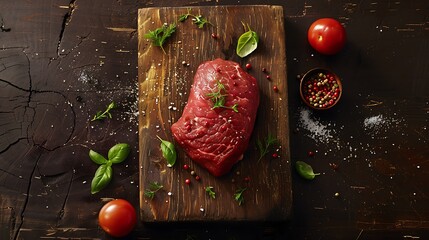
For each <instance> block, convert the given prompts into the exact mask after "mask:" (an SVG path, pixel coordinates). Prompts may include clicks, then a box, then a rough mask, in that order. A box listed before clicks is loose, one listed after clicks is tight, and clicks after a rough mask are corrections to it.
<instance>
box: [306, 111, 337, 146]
mask: <svg viewBox="0 0 429 240" xmlns="http://www.w3.org/2000/svg"><path fill="white" fill-rule="evenodd" d="M299 125H300V127H302V128H304V129H305V130H307V131H308V132H309V137H311V138H312V139H313V140H315V141H316V142H318V143H329V142H333V140H336V139H334V136H333V134H334V133H335V132H334V130H332V129H330V128H329V126H330V125H329V124H327V125H325V124H323V123H322V122H321V121H320V120H318V119H316V118H315V117H313V116H312V113H311V112H310V110H309V109H306V108H303V109H301V111H300V116H299ZM335 142H338V141H335Z"/></svg>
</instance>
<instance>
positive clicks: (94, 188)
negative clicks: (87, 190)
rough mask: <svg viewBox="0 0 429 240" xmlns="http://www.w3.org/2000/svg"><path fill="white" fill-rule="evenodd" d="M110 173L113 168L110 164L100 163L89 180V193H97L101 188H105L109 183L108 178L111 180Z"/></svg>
mask: <svg viewBox="0 0 429 240" xmlns="http://www.w3.org/2000/svg"><path fill="white" fill-rule="evenodd" d="M112 174H113V170H112V167H111V166H110V164H103V165H100V166H99V167H98V169H97V171H96V172H95V175H94V178H93V179H92V182H91V193H92V194H95V193H98V192H99V191H100V190H101V189H103V188H105V187H106V186H107V185H108V184H109V183H110V180H112Z"/></svg>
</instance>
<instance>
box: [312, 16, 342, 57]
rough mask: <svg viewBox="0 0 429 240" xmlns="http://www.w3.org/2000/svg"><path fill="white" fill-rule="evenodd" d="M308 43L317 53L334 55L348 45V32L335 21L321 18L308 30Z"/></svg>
mask: <svg viewBox="0 0 429 240" xmlns="http://www.w3.org/2000/svg"><path fill="white" fill-rule="evenodd" d="M307 37H308V42H309V43H310V45H311V46H312V47H313V48H314V49H316V51H318V52H320V53H322V54H326V55H333V54H336V53H338V52H339V51H340V50H341V49H342V48H343V47H344V44H345V43H346V30H345V29H344V27H343V26H342V25H341V24H340V23H339V22H338V21H337V20H335V19H332V18H321V19H318V20H316V21H315V22H313V24H311V26H310V28H309V29H308V34H307Z"/></svg>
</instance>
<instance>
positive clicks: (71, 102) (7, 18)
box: [0, 0, 429, 239]
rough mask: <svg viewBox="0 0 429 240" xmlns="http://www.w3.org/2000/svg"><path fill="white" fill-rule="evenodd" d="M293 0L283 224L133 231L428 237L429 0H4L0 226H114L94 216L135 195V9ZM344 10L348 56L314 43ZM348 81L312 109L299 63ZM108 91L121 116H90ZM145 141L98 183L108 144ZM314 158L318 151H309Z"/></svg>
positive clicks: (288, 5) (288, 24) (91, 229)
mask: <svg viewBox="0 0 429 240" xmlns="http://www.w3.org/2000/svg"><path fill="white" fill-rule="evenodd" d="M232 4H238V5H240V4H241V5H244V4H273V5H282V6H283V7H284V12H285V32H286V49H287V51H286V55H287V76H288V85H289V115H290V129H291V135H290V142H291V146H290V151H291V159H292V162H293V163H294V162H296V161H298V160H304V161H307V162H308V163H310V164H311V165H312V166H313V168H314V169H315V170H316V171H318V172H320V173H321V176H319V177H317V178H316V179H315V180H314V181H305V180H303V179H301V178H300V177H299V176H298V175H297V174H296V172H295V171H292V179H293V200H294V201H293V216H292V218H291V219H290V221H288V222H286V223H268V222H267V223H234V224H230V223H217V224H201V223H183V224H168V225H161V226H159V225H145V224H142V223H139V224H138V226H137V227H136V229H135V231H134V232H133V233H132V234H131V235H130V236H129V238H130V239H428V238H429V204H428V200H429V185H428V181H429V84H428V83H429V58H428V56H427V55H428V53H429V18H428V16H429V2H428V1H427V0H415V1H387V0H384V1H328V0H326V1H325V0H318V1H316V0H315V1H300V0H290V1H283V0H276V1H274V0H273V1H269V2H268V1H265V2H261V1H231V0H204V1H203V0H200V1H198V0H197V1H191V0H183V1H170V0H169V1H167V0H159V1H147V0H141V1H126V0H116V1H113V0H93V1H83V0H72V1H60V0H59V1H44V0H43V1H23V0H16V1H6V0H2V1H1V2H0V28H1V29H0V30H1V31H0V99H1V101H0V239H65V238H66V239H67V238H73V239H106V238H107V239H108V238H109V237H108V236H107V235H106V234H105V233H104V232H103V231H102V230H101V229H100V228H99V227H98V223H97V214H98V211H99V209H100V208H101V206H102V205H103V204H104V203H105V202H106V201H108V200H109V199H112V198H124V199H127V200H128V201H130V202H131V203H133V204H134V205H135V207H136V209H138V206H139V203H138V199H139V198H138V194H139V188H138V180H139V166H138V152H137V150H138V123H137V119H138V108H137V94H138V84H137V82H138V80H137V74H138V69H137V26H136V24H137V10H138V8H143V7H158V6H203V5H232ZM320 17H333V18H337V19H339V21H340V22H341V23H342V24H344V26H345V28H346V31H347V35H348V41H347V45H346V47H345V48H344V49H343V51H341V52H340V53H339V54H337V55H335V56H330V57H327V56H323V55H320V54H318V53H316V52H315V51H314V50H313V49H312V48H311V47H310V46H309V44H308V43H307V40H306V31H307V28H308V26H309V25H310V24H311V23H312V22H313V21H314V20H316V19H317V18H320ZM273 67H274V66H273ZM313 67H327V68H330V69H332V70H334V71H335V72H336V73H337V74H338V75H340V77H341V78H342V80H343V85H344V94H343V98H342V100H341V102H340V104H339V105H338V106H336V107H335V108H334V109H332V110H330V111H327V112H315V111H311V110H309V109H308V108H307V107H305V105H304V104H303V103H302V101H301V100H300V98H299V94H298V86H299V81H298V80H297V75H300V74H303V73H304V72H306V71H307V70H309V69H311V68H313ZM111 101H115V102H116V103H118V108H116V109H114V110H113V111H112V114H113V118H112V119H107V120H105V121H100V122H98V121H97V122H90V120H91V118H92V116H93V115H94V113H95V112H97V111H99V110H102V109H104V108H105V106H106V105H108V104H109V103H110V102H111ZM117 142H127V143H130V145H131V146H132V151H131V154H130V157H129V158H128V159H127V160H126V161H125V162H124V163H122V164H119V165H117V166H115V168H114V179H113V181H112V183H111V184H110V185H109V186H108V187H107V188H106V189H104V190H103V191H101V192H100V193H99V194H96V195H91V194H90V182H91V179H92V177H93V174H94V172H95V170H96V168H97V166H96V165H95V164H93V163H92V162H91V161H90V159H89V158H88V151H89V149H93V150H96V151H98V152H100V153H106V152H107V150H108V149H109V148H110V147H111V146H113V145H114V144H115V143H117ZM309 151H312V152H314V156H312V157H310V156H308V152H309Z"/></svg>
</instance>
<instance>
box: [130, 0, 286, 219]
mask: <svg viewBox="0 0 429 240" xmlns="http://www.w3.org/2000/svg"><path fill="white" fill-rule="evenodd" d="M191 11H192V13H194V14H195V15H202V16H203V17H206V18H207V19H208V20H209V21H210V22H211V24H212V25H209V26H207V25H206V26H205V27H204V28H202V29H199V28H198V27H196V25H194V24H193V23H192V20H191V19H188V20H186V21H185V22H183V23H178V27H177V30H176V32H175V33H174V34H173V36H172V37H171V38H170V39H168V41H167V42H166V44H165V47H164V48H165V51H166V53H165V54H163V52H162V50H161V49H160V48H159V47H155V46H152V45H151V43H150V42H149V41H148V40H147V39H145V38H144V37H143V35H144V34H145V33H147V32H148V31H149V30H154V29H156V28H158V27H160V26H162V24H164V23H173V22H177V19H178V17H179V16H180V15H181V14H185V13H187V8H186V7H182V8H144V9H140V10H139V15H138V32H139V54H138V63H139V111H140V115H139V138H140V139H139V158H140V183H139V186H140V208H141V219H142V220H143V221H145V222H175V221H239V220H247V221H282V220H286V219H288V217H289V215H290V211H291V203H292V191H291V175H290V155H289V120H288V119H289V116H288V101H287V76H286V49H285V36H284V17H283V8H282V7H280V6H214V7H192V10H191ZM242 22H243V23H246V24H248V25H249V26H250V27H251V28H252V30H254V31H256V32H257V33H258V34H259V37H260V42H259V46H258V49H257V50H256V51H255V52H254V53H252V54H251V55H250V56H248V57H246V58H244V59H241V58H239V57H238V56H237V55H236V54H235V48H236V42H237V39H238V37H239V36H240V35H241V34H242V33H243V32H244V29H243V25H242ZM212 33H215V34H217V35H218V36H219V37H218V39H214V38H212V37H211V34H212ZM218 57H220V58H224V59H229V60H233V61H236V62H238V63H240V65H241V66H242V67H243V68H244V66H245V64H246V63H251V64H252V66H253V68H252V69H251V70H249V72H250V73H251V74H252V75H253V76H255V78H257V80H258V83H259V86H260V94H261V103H260V107H259V110H258V116H257V120H256V124H255V129H254V132H253V134H252V139H251V142H250V144H249V148H248V150H247V151H246V153H245V157H244V160H243V161H241V162H239V163H238V164H236V166H234V168H233V170H232V171H231V173H229V174H227V175H226V176H223V177H220V178H216V177H213V176H211V175H210V174H209V173H208V172H207V171H206V170H204V169H202V168H200V167H199V166H198V165H196V164H194V163H193V162H192V160H191V159H189V158H188V157H187V156H186V155H185V154H184V152H183V151H182V150H181V149H180V148H178V149H177V151H178V160H177V163H176V165H175V166H174V167H173V168H167V166H166V162H165V160H164V159H163V158H162V153H161V151H160V147H159V145H160V142H159V140H157V137H156V136H157V135H158V136H160V137H161V138H163V139H166V140H169V141H173V138H172V135H171V131H170V126H171V124H172V123H174V122H176V121H177V120H178V118H179V117H180V116H181V114H182V110H183V107H184V106H185V104H186V101H187V98H188V93H189V89H190V86H191V84H192V81H193V76H194V73H195V70H196V68H197V67H198V65H199V64H200V63H202V62H204V61H207V60H212V59H215V58H218ZM182 62H185V63H186V64H189V65H186V64H185V65H183V64H182ZM262 68H266V69H267V70H268V71H269V73H268V74H269V75H270V76H271V80H267V78H266V75H267V73H264V72H262V71H261V69H262ZM274 86H277V87H278V89H279V91H278V92H275V91H273V87H274ZM269 133H271V134H272V135H274V136H275V137H276V138H277V139H278V140H279V146H278V148H277V149H274V150H273V151H278V152H277V153H278V154H279V155H280V157H279V158H276V159H273V158H272V157H271V154H269V155H267V156H265V157H264V158H263V159H262V160H260V161H258V158H259V152H258V150H257V148H256V145H257V139H258V138H261V139H265V138H266V137H267V136H268V134H269ZM183 164H188V165H190V167H191V169H192V170H194V171H195V172H196V174H197V175H199V176H200V177H201V180H200V181H196V180H195V179H194V178H193V177H192V176H191V174H190V171H189V170H184V169H183V168H182V165H183ZM187 178H189V179H191V180H192V183H191V185H190V186H188V185H186V184H185V183H184V181H185V179H187ZM249 179H250V181H249ZM155 181H156V182H159V183H160V184H162V185H163V186H164V187H163V188H162V190H160V191H159V192H157V193H156V195H155V197H154V198H153V199H147V198H145V197H144V194H143V192H144V190H145V189H147V188H148V184H149V183H151V182H155ZM206 186H213V189H214V191H215V192H216V199H211V198H210V197H209V196H208V194H207V193H206V192H205V187H206ZM244 187H245V188H246V189H247V190H246V191H245V192H244V194H243V196H244V199H245V202H244V204H242V205H241V206H239V204H238V203H237V201H235V200H234V198H233V195H234V193H235V192H236V190H237V189H239V188H244Z"/></svg>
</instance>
